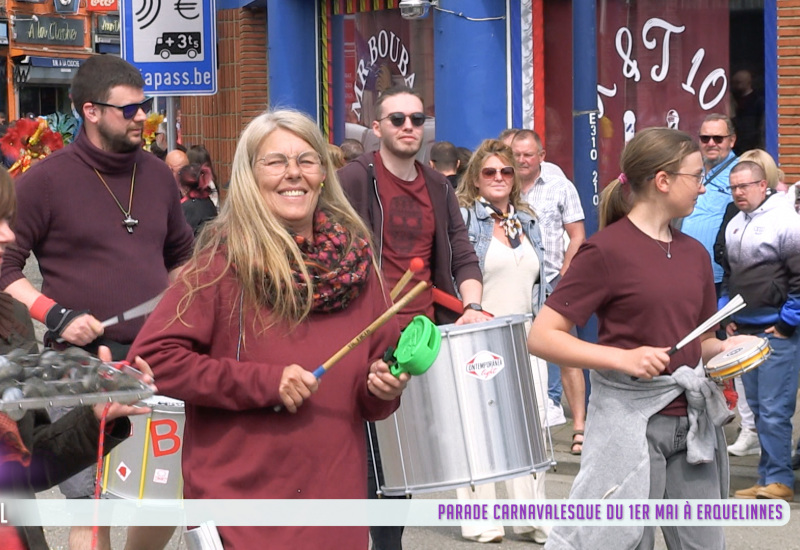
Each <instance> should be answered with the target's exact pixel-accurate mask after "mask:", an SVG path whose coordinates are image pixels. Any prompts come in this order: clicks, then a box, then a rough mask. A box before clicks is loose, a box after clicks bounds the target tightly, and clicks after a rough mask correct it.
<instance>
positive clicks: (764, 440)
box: [742, 330, 800, 488]
mask: <svg viewBox="0 0 800 550" xmlns="http://www.w3.org/2000/svg"><path fill="white" fill-rule="evenodd" d="M759 336H767V337H768V338H769V344H770V346H771V347H772V355H770V357H769V359H767V360H766V361H765V362H764V363H762V364H761V365H759V367H758V368H756V369H753V370H751V371H750V372H746V373H744V374H743V375H742V382H743V383H744V391H745V394H746V396H747V404H748V405H750V408H751V409H752V410H753V415H754V416H755V419H756V430H757V431H758V439H759V442H760V443H761V460H759V462H758V484H759V485H769V484H770V483H783V484H784V485H787V486H788V487H792V488H794V472H792V415H794V409H795V401H796V398H797V376H798V370H800V362H799V361H798V357H797V344H798V341H800V330H798V331H797V332H795V333H794V335H793V336H792V337H790V338H777V337H775V336H773V335H771V334H770V335H767V334H763V333H762V334H759Z"/></svg>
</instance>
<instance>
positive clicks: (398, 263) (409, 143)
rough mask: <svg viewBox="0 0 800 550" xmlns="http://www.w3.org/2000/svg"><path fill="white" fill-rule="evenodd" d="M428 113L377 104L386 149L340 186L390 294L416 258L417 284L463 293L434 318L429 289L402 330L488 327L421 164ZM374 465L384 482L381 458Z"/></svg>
mask: <svg viewBox="0 0 800 550" xmlns="http://www.w3.org/2000/svg"><path fill="white" fill-rule="evenodd" d="M424 109H425V108H424V106H423V103H422V98H421V97H420V95H419V94H418V93H416V92H415V91H413V90H412V89H410V88H408V87H406V86H396V87H394V88H389V89H388V90H386V91H384V92H383V94H382V95H381V96H380V98H379V99H378V101H377V103H376V105H375V117H376V120H374V121H373V123H372V131H373V132H374V133H375V135H376V136H377V137H378V139H379V140H380V148H379V149H378V151H375V152H367V153H364V154H363V155H361V156H360V157H358V158H357V159H355V160H354V161H353V162H351V163H349V164H347V165H346V166H344V167H343V168H342V169H340V170H339V171H338V176H339V181H340V182H341V184H342V188H343V189H344V191H345V193H347V195H348V198H349V199H350V202H351V203H352V205H353V207H354V208H355V209H356V211H357V212H358V213H359V214H360V215H361V217H362V218H363V219H364V221H365V222H366V223H367V225H368V226H369V227H370V229H371V230H372V237H373V240H374V244H375V248H374V249H375V250H376V251H377V253H376V257H377V260H378V262H379V263H380V266H381V271H382V272H383V276H384V279H385V281H386V287H387V288H392V287H394V285H395V284H396V283H397V281H398V280H399V279H400V277H401V276H402V275H403V273H404V272H405V271H406V270H407V269H408V268H409V265H410V263H411V260H412V259H413V258H416V257H418V258H421V259H422V260H423V268H422V269H421V270H420V271H418V272H417V273H415V274H414V279H413V280H412V281H411V283H410V285H413V284H415V283H416V282H417V281H427V282H430V283H433V285H434V286H435V287H437V288H438V289H440V290H442V291H444V292H446V293H448V294H450V295H455V294H456V285H458V291H459V293H460V297H461V303H462V307H463V312H461V313H460V314H453V313H452V312H449V311H445V310H443V309H441V310H440V309H436V311H435V312H434V302H433V292H432V290H431V289H430V288H429V289H428V290H427V291H426V292H423V293H422V294H421V295H420V296H419V297H418V298H416V299H415V300H413V301H412V302H411V303H410V304H409V305H408V306H406V307H405V308H404V309H403V310H402V311H401V312H400V313H399V314H398V315H397V317H398V321H399V322H400V327H401V328H403V327H405V326H406V325H407V324H408V323H409V322H410V321H411V319H412V318H413V317H414V316H415V315H426V316H428V317H429V318H431V319H434V318H435V319H436V321H438V322H439V323H450V322H454V321H455V322H457V323H459V324H462V323H476V322H480V321H485V320H487V319H488V318H489V317H488V316H486V315H485V314H484V313H483V310H482V308H481V297H482V294H483V286H482V281H483V279H482V276H481V269H480V265H479V263H478V257H477V256H476V255H475V250H474V248H473V246H472V245H471V244H470V242H469V237H468V234H467V230H466V228H465V226H464V221H463V219H462V218H461V212H460V211H459V208H458V201H457V200H456V197H455V192H454V190H453V187H452V186H451V185H450V183H449V182H448V181H447V178H446V177H445V176H444V175H442V174H440V173H439V172H437V171H436V170H434V169H433V168H431V167H429V166H425V165H423V164H421V163H420V162H417V161H416V159H415V157H416V155H417V153H418V152H419V150H420V147H421V146H422V135H423V126H424V124H425V118H426V116H425V114H424ZM454 282H455V284H454ZM373 435H374V434H373ZM376 451H377V447H376ZM367 458H368V459H369V461H370V462H371V461H372V453H367ZM375 463H376V464H375V466H376V468H377V470H378V476H379V477H380V476H381V470H380V468H381V466H380V456H379V454H378V453H377V452H376V456H375ZM368 469H369V471H368V475H369V479H368V481H369V497H370V498H375V496H376V495H375V492H376V487H377V486H376V480H375V478H374V477H373V476H374V469H373V465H372V464H371V463H370V464H369V465H368ZM402 533H403V528H402V527H372V528H371V529H370V534H371V535H372V541H373V544H374V548H375V550H395V549H399V548H402V545H401V541H400V539H401V537H402Z"/></svg>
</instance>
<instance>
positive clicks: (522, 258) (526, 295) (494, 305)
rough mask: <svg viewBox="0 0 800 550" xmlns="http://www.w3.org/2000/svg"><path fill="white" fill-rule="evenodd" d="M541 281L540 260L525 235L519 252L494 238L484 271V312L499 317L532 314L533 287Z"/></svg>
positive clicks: (482, 301) (487, 254) (482, 303)
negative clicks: (539, 279)
mask: <svg viewBox="0 0 800 550" xmlns="http://www.w3.org/2000/svg"><path fill="white" fill-rule="evenodd" d="M538 278H539V258H538V257H537V256H536V251H535V250H534V249H533V246H532V245H531V243H530V241H529V240H528V239H526V238H525V235H522V244H521V245H520V246H519V248H517V249H516V250H515V249H513V248H511V247H510V246H508V245H507V244H504V243H502V242H501V241H499V240H498V239H497V238H496V237H492V243H491V244H490V245H489V250H488V251H487V252H486V260H485V264H484V269H483V299H482V300H481V305H482V306H483V308H484V309H485V310H486V311H488V312H489V313H491V314H492V315H494V316H496V317H500V316H501V315H514V314H520V313H522V314H524V313H531V292H532V290H533V283H534V282H536V280H537V279H538Z"/></svg>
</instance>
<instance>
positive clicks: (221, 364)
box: [129, 257, 413, 550]
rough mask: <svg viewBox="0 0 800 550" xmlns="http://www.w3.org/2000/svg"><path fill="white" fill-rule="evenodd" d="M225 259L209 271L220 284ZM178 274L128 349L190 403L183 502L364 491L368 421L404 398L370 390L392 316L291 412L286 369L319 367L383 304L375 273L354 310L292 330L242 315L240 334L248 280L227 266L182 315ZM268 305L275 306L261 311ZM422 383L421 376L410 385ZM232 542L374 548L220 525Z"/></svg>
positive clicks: (297, 531) (360, 542)
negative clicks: (284, 392) (282, 393)
mask: <svg viewBox="0 0 800 550" xmlns="http://www.w3.org/2000/svg"><path fill="white" fill-rule="evenodd" d="M224 265H225V262H224V260H223V259H222V258H221V257H217V258H215V261H214V263H213V264H212V265H211V267H210V268H209V269H207V270H206V271H205V272H204V273H203V274H202V275H201V276H200V283H201V284H202V283H209V282H210V281H214V280H215V279H216V278H217V277H218V275H220V272H221V270H222V268H223V266H224ZM184 290H185V287H184V285H183V283H181V282H178V283H176V284H175V285H173V286H172V287H170V289H169V290H168V291H167V293H166V294H165V295H164V299H163V300H161V303H159V304H158V307H157V308H156V310H155V311H154V312H153V314H152V315H151V316H150V317H149V318H148V319H147V323H145V326H144V328H143V329H142V331H141V333H140V334H139V336H138V337H137V338H136V341H135V342H134V344H133V347H132V348H131V350H130V355H129V357H134V356H135V355H140V356H141V357H142V358H144V359H145V360H146V361H147V362H148V363H150V366H151V367H152V368H153V373H154V375H155V378H156V380H158V382H157V383H158V389H159V391H160V392H161V393H162V394H164V395H167V396H170V397H174V398H177V399H182V400H184V401H185V403H186V424H185V426H184V441H183V445H182V464H183V482H184V485H183V494H184V497H185V498H191V499H199V498H217V499H237V498H250V499H275V498H278V499H290V498H291V499H296V498H325V499H343V498H366V496H367V450H366V445H365V444H364V420H370V421H374V420H380V419H382V418H386V417H387V416H389V415H390V414H391V413H392V412H393V411H394V410H395V409H396V408H397V407H398V406H399V404H400V399H399V398H398V399H395V400H393V401H383V400H380V399H378V398H377V397H375V396H373V395H372V394H371V393H369V391H368V390H367V374H368V372H369V365H370V364H371V363H372V361H374V360H375V359H377V358H379V357H381V356H382V355H383V352H384V351H385V350H386V348H387V347H388V346H389V345H395V344H396V343H397V339H398V337H399V336H400V333H399V329H398V325H397V323H396V322H395V320H394V319H391V320H390V321H389V322H388V323H387V324H386V325H384V326H383V327H381V328H380V329H378V330H377V331H376V332H375V333H374V334H373V335H372V336H370V337H369V338H367V339H366V340H365V341H363V342H362V343H361V344H359V345H358V347H356V348H355V349H353V350H352V351H351V352H350V353H349V354H348V355H346V356H345V357H344V358H343V359H342V360H341V361H339V362H338V363H336V364H335V365H334V366H333V367H332V368H331V370H330V371H329V372H328V373H326V374H325V376H324V377H322V379H321V380H320V386H319V391H317V393H315V394H313V395H312V396H311V397H310V398H309V399H308V400H307V401H305V402H304V403H303V405H302V406H301V407H300V408H299V409H298V411H297V413H296V414H290V413H288V412H287V411H285V410H283V411H280V412H275V411H274V410H273V406H274V405H277V404H280V403H281V400H280V397H279V395H278V383H279V381H280V378H281V374H282V372H283V369H284V367H285V366H287V365H289V364H292V363H296V364H298V365H301V366H302V367H303V368H305V369H306V370H309V371H313V370H314V369H315V368H316V367H317V366H318V365H320V364H321V363H322V362H323V361H325V360H326V359H328V357H330V356H332V355H333V354H334V353H335V352H336V351H338V350H339V348H341V347H342V346H343V345H345V344H346V343H347V342H348V341H349V340H350V339H351V338H352V337H354V336H355V335H356V334H358V333H359V332H360V331H361V330H363V329H364V328H365V327H366V326H367V325H369V323H371V322H372V321H373V320H375V319H376V318H378V316H380V314H381V313H383V312H384V311H385V310H386V307H387V303H388V296H386V295H385V294H384V293H383V292H382V290H381V286H380V284H379V283H378V279H377V277H376V276H375V274H374V273H373V274H372V275H371V277H370V279H369V281H368V283H367V285H366V286H365V287H364V289H362V291H361V294H360V295H359V296H358V298H356V299H355V300H353V301H352V302H351V303H350V305H349V306H348V307H347V309H345V310H340V311H336V312H331V313H312V314H311V315H310V316H309V317H308V319H306V320H305V321H304V322H303V323H302V324H301V325H300V326H299V327H297V328H296V329H295V330H294V331H289V330H287V328H286V327H285V326H283V325H279V326H274V327H271V328H269V329H268V330H266V331H264V330H262V329H261V328H260V327H257V328H256V329H254V313H253V312H252V310H251V311H249V312H248V311H245V315H244V322H243V323H242V327H243V329H242V340H243V343H242V346H241V355H240V358H239V359H238V360H237V348H238V345H239V338H240V326H239V297H240V295H241V291H240V286H239V283H238V281H237V280H236V278H235V277H234V276H233V275H232V273H231V272H230V271H227V272H226V273H225V274H224V275H223V276H222V278H221V279H220V280H219V281H218V282H216V283H214V284H212V285H210V286H206V287H205V288H203V289H202V290H200V291H199V292H198V293H197V294H196V295H195V298H194V300H193V301H192V303H191V305H190V306H189V309H188V311H186V312H185V313H184V314H183V315H182V317H181V319H176V317H177V315H176V313H177V307H178V303H179V301H180V299H181V297H182V296H183V294H184ZM264 313H267V312H264ZM412 383H413V382H412ZM219 531H220V535H221V536H222V540H223V543H224V545H225V548H226V550H244V549H246V550H251V549H254V548H314V549H315V550H320V549H322V550H324V549H331V550H334V549H336V550H339V549H342V548H348V549H349V548H366V547H367V544H368V543H367V540H368V529H367V528H366V527H337V528H329V527H272V528H268V527H244V526H242V527H219Z"/></svg>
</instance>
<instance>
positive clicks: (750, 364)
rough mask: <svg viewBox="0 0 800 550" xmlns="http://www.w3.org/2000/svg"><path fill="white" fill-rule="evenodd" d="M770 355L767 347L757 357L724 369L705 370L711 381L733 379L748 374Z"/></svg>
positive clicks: (769, 349)
mask: <svg viewBox="0 0 800 550" xmlns="http://www.w3.org/2000/svg"><path fill="white" fill-rule="evenodd" d="M770 355H772V349H771V348H769V347H767V348H766V349H765V350H764V351H763V353H761V354H759V355H753V356H752V357H749V358H747V359H744V360H742V361H739V362H737V363H734V364H733V365H729V366H728V367H726V368H724V369H723V368H717V369H715V370H713V371H712V370H710V369H706V372H707V373H708V376H709V377H710V378H712V379H713V380H721V381H724V380H727V379H729V378H735V377H736V376H740V375H742V374H744V373H746V372H749V371H751V370H753V369H755V368H757V367H759V366H761V365H762V364H763V363H764V362H765V361H766V360H767V359H769V356H770Z"/></svg>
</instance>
